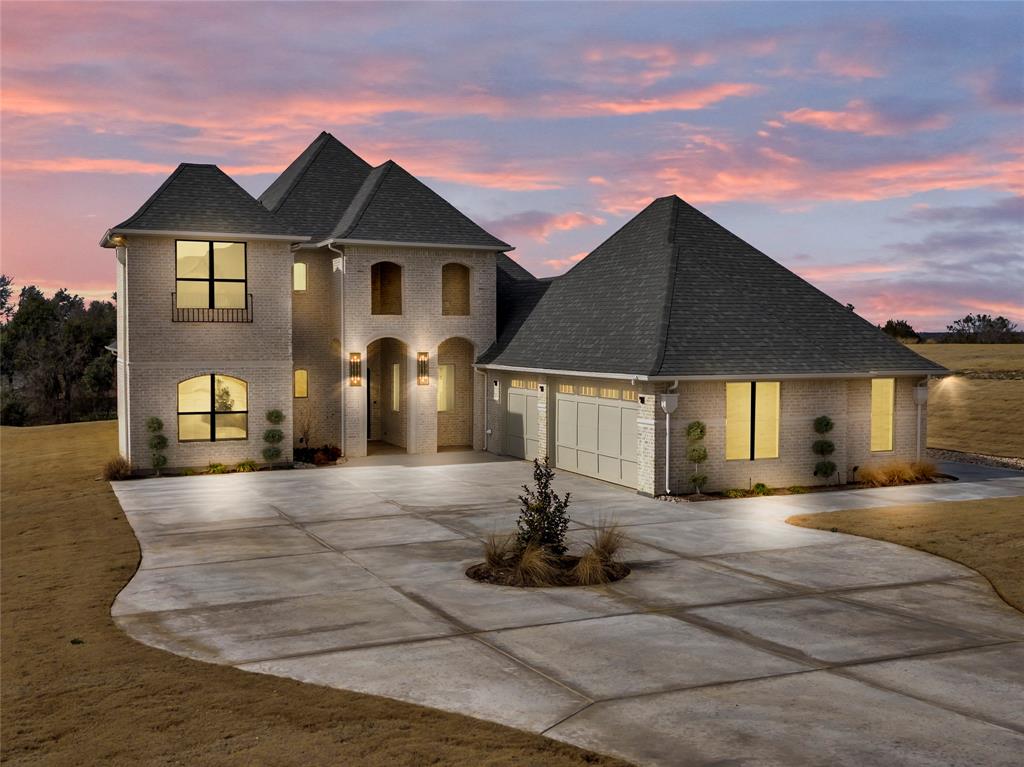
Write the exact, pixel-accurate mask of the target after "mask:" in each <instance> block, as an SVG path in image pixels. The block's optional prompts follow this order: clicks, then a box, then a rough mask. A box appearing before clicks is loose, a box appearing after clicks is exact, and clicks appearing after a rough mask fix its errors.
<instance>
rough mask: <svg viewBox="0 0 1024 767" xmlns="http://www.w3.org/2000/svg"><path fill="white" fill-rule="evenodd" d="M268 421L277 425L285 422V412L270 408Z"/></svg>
mask: <svg viewBox="0 0 1024 767" xmlns="http://www.w3.org/2000/svg"><path fill="white" fill-rule="evenodd" d="M267 422H268V423H272V424H274V425H275V426H276V425H277V424H280V423H284V413H282V412H281V411H280V410H268V411H267Z"/></svg>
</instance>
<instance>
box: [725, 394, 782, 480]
mask: <svg viewBox="0 0 1024 767" xmlns="http://www.w3.org/2000/svg"><path fill="white" fill-rule="evenodd" d="M778 457H779V382H778V381H742V382H737V383H727V384H726V385H725V458H726V460H728V461H739V460H743V461H746V460H749V461H753V460H754V459H755V458H778Z"/></svg>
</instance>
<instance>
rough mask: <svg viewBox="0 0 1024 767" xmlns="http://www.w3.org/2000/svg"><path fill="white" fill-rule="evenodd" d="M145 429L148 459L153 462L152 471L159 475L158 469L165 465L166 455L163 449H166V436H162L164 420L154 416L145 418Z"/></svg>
mask: <svg viewBox="0 0 1024 767" xmlns="http://www.w3.org/2000/svg"><path fill="white" fill-rule="evenodd" d="M146 429H147V430H148V431H149V434H150V437H149V450H150V460H151V462H152V464H153V471H155V472H156V475H157V476H158V477H159V476H160V469H162V468H163V467H164V466H166V465H167V456H166V455H164V450H166V449H167V437H165V436H164V434H163V431H164V422H163V421H161V420H160V419H159V418H157V417H156V416H153V417H152V418H147V419H146Z"/></svg>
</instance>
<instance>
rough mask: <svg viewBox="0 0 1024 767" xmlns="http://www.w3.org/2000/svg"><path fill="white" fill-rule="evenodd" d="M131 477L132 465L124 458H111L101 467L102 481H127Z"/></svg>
mask: <svg viewBox="0 0 1024 767" xmlns="http://www.w3.org/2000/svg"><path fill="white" fill-rule="evenodd" d="M131 475H132V465H131V463H129V461H128V459H127V458H125V457H124V456H121V455H119V456H117V458H111V459H110V460H109V461H107V462H106V463H105V464H104V465H103V479H105V480H107V481H116V480H119V479H128V478H130V477H131Z"/></svg>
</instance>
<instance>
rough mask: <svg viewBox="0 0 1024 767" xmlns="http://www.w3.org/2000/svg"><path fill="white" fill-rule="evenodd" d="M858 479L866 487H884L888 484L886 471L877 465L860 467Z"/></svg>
mask: <svg viewBox="0 0 1024 767" xmlns="http://www.w3.org/2000/svg"><path fill="white" fill-rule="evenodd" d="M860 481H861V483H862V484H863V485H865V486H866V487H884V486H885V485H887V484H889V482H888V477H887V475H886V473H885V472H884V471H882V469H881V468H879V467H877V466H865V467H864V468H863V469H861V470H860Z"/></svg>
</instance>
